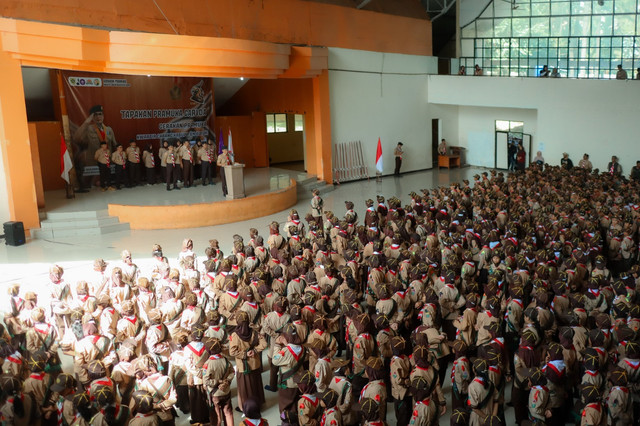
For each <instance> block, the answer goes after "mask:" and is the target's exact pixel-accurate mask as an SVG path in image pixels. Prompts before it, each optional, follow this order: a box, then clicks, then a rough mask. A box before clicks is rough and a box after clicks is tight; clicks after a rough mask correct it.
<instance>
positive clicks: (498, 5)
mask: <svg viewBox="0 0 640 426" xmlns="http://www.w3.org/2000/svg"><path fill="white" fill-rule="evenodd" d="M487 9H491V7H488V8H487ZM493 16H495V17H496V18H505V17H507V16H511V3H510V2H506V1H494V2H493Z"/></svg>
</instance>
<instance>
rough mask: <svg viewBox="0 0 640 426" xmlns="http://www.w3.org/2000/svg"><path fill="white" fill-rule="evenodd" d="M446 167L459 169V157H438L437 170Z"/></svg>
mask: <svg viewBox="0 0 640 426" xmlns="http://www.w3.org/2000/svg"><path fill="white" fill-rule="evenodd" d="M441 167H446V168H447V169H450V168H451V167H460V156H459V155H438V168H441Z"/></svg>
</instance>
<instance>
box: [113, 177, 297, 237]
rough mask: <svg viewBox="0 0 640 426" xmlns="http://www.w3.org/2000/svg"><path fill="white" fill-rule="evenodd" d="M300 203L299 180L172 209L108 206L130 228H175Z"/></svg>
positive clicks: (233, 219)
mask: <svg viewBox="0 0 640 426" xmlns="http://www.w3.org/2000/svg"><path fill="white" fill-rule="evenodd" d="M297 202H298V194H297V185H296V181H295V180H293V179H290V185H289V186H288V187H287V188H284V189H280V190H277V191H274V192H269V193H266V194H260V195H254V196H249V197H245V198H239V199H237V200H224V201H217V202H212V203H198V204H182V205H173V206H132V205H123V204H109V207H108V209H109V215H110V216H117V217H118V219H119V220H120V222H127V223H129V226H130V228H131V229H176V228H198V227H202V226H213V225H222V224H225V223H233V222H240V221H243V220H249V219H256V218H259V217H264V216H268V215H271V214H274V213H278V212H281V211H283V210H285V209H287V208H289V207H292V206H294V205H295V204H296V203H297Z"/></svg>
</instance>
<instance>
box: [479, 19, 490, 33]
mask: <svg viewBox="0 0 640 426" xmlns="http://www.w3.org/2000/svg"><path fill="white" fill-rule="evenodd" d="M476 25H477V26H476V30H477V32H478V35H477V37H493V20H492V19H478V20H477V21H476Z"/></svg>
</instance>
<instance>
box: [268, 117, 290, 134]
mask: <svg viewBox="0 0 640 426" xmlns="http://www.w3.org/2000/svg"><path fill="white" fill-rule="evenodd" d="M286 132H287V114H267V133H286Z"/></svg>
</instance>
